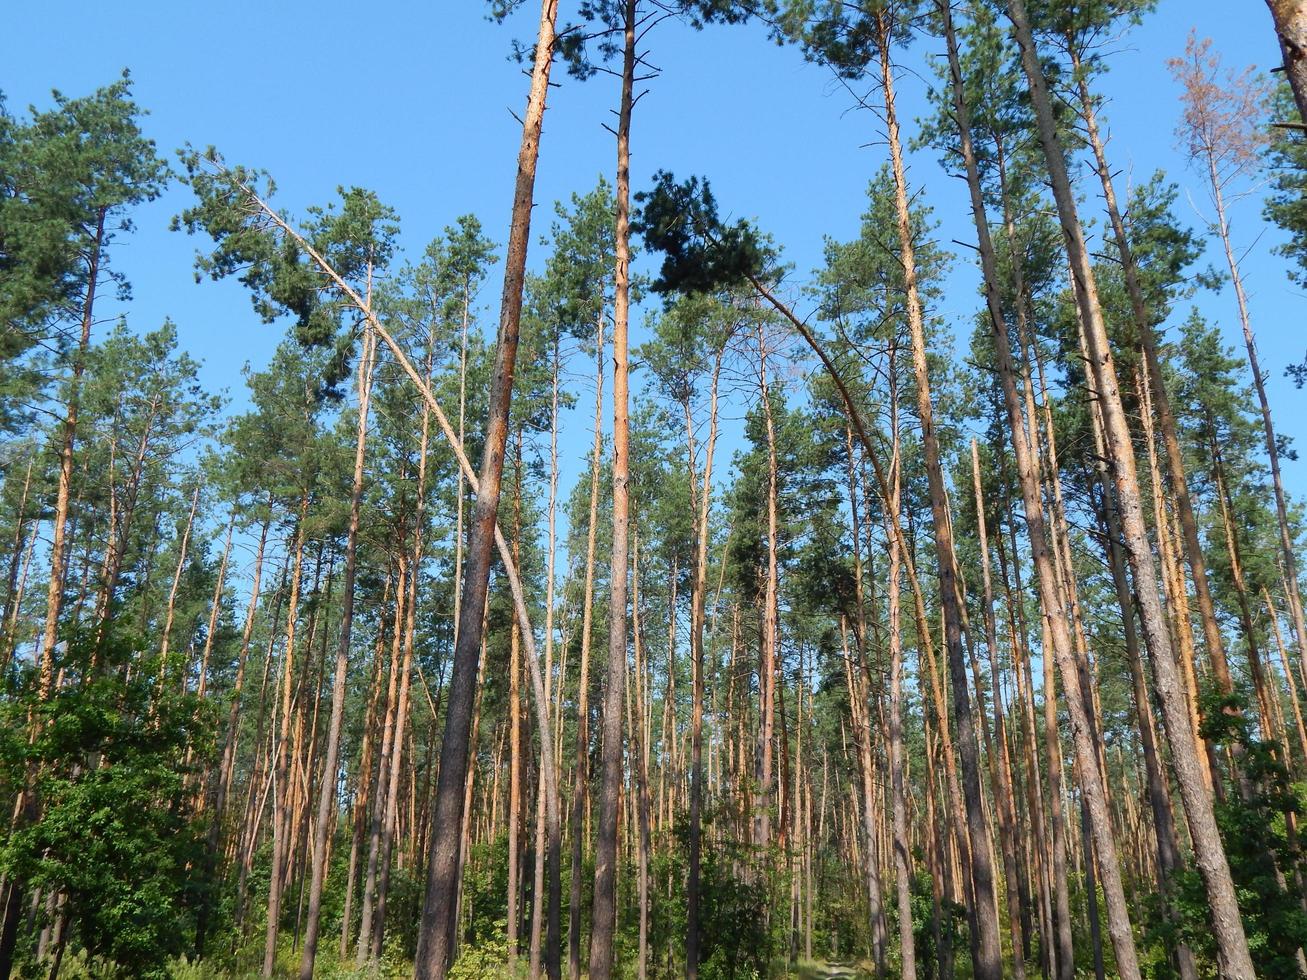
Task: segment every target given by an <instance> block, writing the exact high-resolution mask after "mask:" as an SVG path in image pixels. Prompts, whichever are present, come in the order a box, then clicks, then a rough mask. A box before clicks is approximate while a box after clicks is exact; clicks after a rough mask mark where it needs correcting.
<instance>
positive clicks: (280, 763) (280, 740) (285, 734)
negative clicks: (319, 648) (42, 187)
mask: <svg viewBox="0 0 1307 980" xmlns="http://www.w3.org/2000/svg"><path fill="white" fill-rule="evenodd" d="M308 509H309V494H308V491H307V490H306V491H305V492H304V495H303V496H302V497H301V498H300V509H299V517H298V519H297V526H296V531H295V562H294V569H293V570H292V572H291V579H290V602H289V604H288V607H287V612H286V654H285V657H284V663H283V665H282V675H281V685H280V687H281V723H280V727H279V728H278V733H277V736H276V738H277V744H276V748H275V749H274V752H273V754H274V756H275V759H274V761H273V787H272V863H271V868H270V872H269V878H268V923H267V930H266V932H265V935H264V941H263V976H265V977H270V976H272V970H273V966H274V965H275V964H276V960H277V930H278V928H279V927H280V925H281V895H282V885H283V871H284V867H285V859H286V850H287V849H286V826H285V824H286V803H287V800H289V798H290V786H289V776H290V765H289V762H290V747H289V745H288V744H287V743H288V741H289V739H290V724H291V696H292V695H291V685H292V681H293V679H294V668H295V621H296V619H298V617H299V604H300V579H301V577H302V576H301V572H302V570H303V566H304V535H305V523H306V521H305V518H306V517H307V515H308ZM252 844H253V842H252V841H251V846H252Z"/></svg>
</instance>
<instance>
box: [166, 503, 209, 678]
mask: <svg viewBox="0 0 1307 980" xmlns="http://www.w3.org/2000/svg"><path fill="white" fill-rule="evenodd" d="M199 505H200V486H199V484H198V483H197V484H196V485H195V492H194V493H193V494H191V509H190V513H188V514H187V515H186V526H185V527H184V528H183V529H182V539H181V543H180V544H179V545H178V546H177V568H176V569H175V570H174V571H173V576H172V586H171V587H170V588H169V589H168V604H167V607H166V611H165V612H164V617H163V640H162V642H161V643H160V644H159V687H160V692H159V693H160V694H162V693H163V691H162V688H163V682H164V680H165V678H166V677H167V675H168V646H169V643H168V641H169V639H170V638H171V636H172V623H173V617H174V615H175V613H176V611H177V592H178V591H179V590H180V588H181V582H182V572H184V571H185V570H186V555H187V551H188V550H189V548H190V543H191V528H192V527H193V526H194V524H195V509H196V508H197V507H199ZM182 681H183V683H185V678H184V677H183V679H182Z"/></svg>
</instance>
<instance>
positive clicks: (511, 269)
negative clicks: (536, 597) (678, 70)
mask: <svg viewBox="0 0 1307 980" xmlns="http://www.w3.org/2000/svg"><path fill="white" fill-rule="evenodd" d="M557 15H558V0H543V2H542V4H541V11H540V28H539V36H538V38H537V41H536V51H535V62H534V66H533V68H532V73H531V93H530V97H529V99H528V102H527V111H526V115H525V117H524V121H523V124H522V146H521V149H520V151H519V153H518V167H517V178H516V186H515V190H514V195H513V213H512V224H511V228H510V232H509V241H508V249H507V257H506V260H505V264H504V265H505V268H504V291H503V298H502V304H501V310H500V320H499V341H498V344H497V347H496V353H495V366H494V374H493V378H492V382H491V388H490V400H489V406H490V407H489V415H488V418H487V425H486V442H485V450H484V454H483V458H482V465H481V478H480V481H479V489H478V492H477V502H476V511H475V514H474V516H473V525H472V536H471V539H470V541H469V543H468V552H467V560H466V561H465V563H464V568H463V570H462V575H463V589H462V595H461V596H460V600H459V610H460V613H459V614H460V617H461V620H462V627H461V629H460V632H459V637H458V643H457V644H456V645H455V648H454V662H453V665H452V668H451V673H450V682H449V700H448V706H447V708H446V713H445V736H444V739H443V741H442V743H441V748H440V776H439V778H438V779H437V781H436V800H435V807H434V817H433V834H432V840H433V842H434V843H433V847H432V853H431V859H430V864H429V866H428V873H427V894H426V900H425V902H424V904H423V909H422V922H421V926H420V928H419V934H418V951H417V958H416V975H417V977H418V978H420V980H428V978H436V980H442V978H443V977H444V976H445V973H446V971H447V970H448V969H449V966H450V964H451V961H452V958H453V950H454V931H455V924H456V922H455V915H456V907H457V894H458V878H459V872H460V866H459V842H460V841H461V839H462V824H463V785H464V781H465V779H466V775H467V768H468V734H469V729H470V728H471V722H472V702H473V700H474V698H475V693H476V692H475V682H476V663H477V655H478V652H479V650H480V648H481V635H480V634H481V629H480V623H481V612H482V608H483V607H484V605H485V599H486V590H487V588H488V586H489V578H490V558H491V553H492V549H493V548H494V545H495V540H494V531H495V516H496V514H497V512H498V510H499V487H500V482H501V480H502V477H503V468H504V466H503V464H504V444H505V441H506V440H507V437H508V413H509V403H510V400H511V398H512V391H513V372H514V368H515V366H516V362H517V340H518V327H519V323H520V320H521V314H522V288H523V284H524V276H525V270H526V252H527V245H528V243H529V241H530V234H531V205H532V198H533V196H534V190H535V175H536V162H537V160H538V158H539V151H540V130H541V124H542V122H543V120H544V111H545V97H546V95H547V93H548V87H549V73H550V69H551V67H552V66H553V55H554V23H555V20H556V18H557Z"/></svg>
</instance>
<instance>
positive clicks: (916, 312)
mask: <svg viewBox="0 0 1307 980" xmlns="http://www.w3.org/2000/svg"><path fill="white" fill-rule="evenodd" d="M877 28H878V30H877V33H878V35H879V37H878V43H879V47H880V60H881V84H882V86H883V88H884V92H885V118H886V128H887V130H888V132H889V143H890V163H891V166H892V170H893V175H894V199H895V211H896V216H897V219H898V234H899V255H900V261H901V264H902V267H903V277H904V284H905V286H906V293H907V310H908V326H909V328H910V330H911V337H912V366H913V372H914V374H915V375H916V381H917V411H918V415H919V416H920V422H921V429H922V432H921V440H922V447H923V451H924V454H925V464H926V478H927V482H928V484H929V488H930V510H931V518H932V523H933V526H934V531H935V552H936V557H937V560H938V566H939V579H940V582H939V598H940V605H941V606H942V608H943V618H944V645H945V650H946V653H947V656H948V668H949V670H948V672H949V680H950V683H951V688H952V694H953V712H954V718H955V720H956V724H957V732H958V737H957V742H956V744H957V746H958V750H959V755H960V759H961V763H962V790H963V797H964V800H965V803H966V821H967V823H966V829H967V836H968V838H969V842H970V845H971V846H970V852H971V855H970V856H971V866H970V868H968V869H966V871H967V873H969V874H970V877H971V881H972V886H973V889H974V894H975V900H974V906H975V908H974V918H975V924H976V928H975V933H974V934H973V935H972V937H971V951H972V963H973V968H974V970H975V974H976V976H977V977H981V978H995V980H997V978H999V977H1001V976H1002V975H1003V953H1002V943H1001V940H1000V939H999V934H998V917H997V915H996V912H995V908H994V904H993V902H992V901H991V900H990V896H991V895H993V892H994V868H993V864H992V861H991V859H990V847H989V831H988V828H987V827H986V820H985V813H984V805H983V800H982V788H981V780H980V760H979V758H978V755H979V753H978V750H977V746H976V732H975V720H974V718H973V717H972V712H971V694H970V691H969V689H968V682H967V667H966V662H965V660H964V658H963V651H962V619H961V611H960V610H959V608H958V588H957V575H958V572H957V567H956V565H955V563H954V558H953V535H952V531H951V530H950V528H949V521H948V503H947V499H946V491H945V487H944V471H943V469H942V467H941V465H940V459H939V437H938V434H937V433H936V431H935V421H934V410H933V407H932V404H931V395H930V374H929V369H928V367H927V363H926V332H925V322H924V317H923V314H922V309H921V298H920V295H919V294H918V290H917V269H916V256H915V254H914V249H913V243H912V217H911V213H910V211H909V207H908V189H907V178H906V176H905V172H904V166H903V152H902V145H901V141H900V138H899V125H898V117H897V113H896V110H895V104H894V72H893V69H892V66H891V64H890V58H889V45H890V30H891V25H890V23H889V20H888V18H887V16H886V15H885V14H883V13H882V14H878V15H877Z"/></svg>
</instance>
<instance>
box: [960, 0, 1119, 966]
mask: <svg viewBox="0 0 1307 980" xmlns="http://www.w3.org/2000/svg"><path fill="white" fill-rule="evenodd" d="M940 10H941V13H942V17H943V20H944V25H945V34H946V37H947V40H948V48H949V71H950V75H951V78H952V88H953V104H954V111H955V115H956V120H957V125H958V133H959V138H960V141H961V147H962V157H963V162H964V164H965V166H966V172H967V185H968V188H969V190H970V193H971V207H972V212H973V217H974V219H975V224H976V233H977V237H978V240H979V247H980V256H981V265H982V269H983V272H984V280H985V298H986V303H987V306H988V308H989V319H990V325H991V327H992V329H993V331H994V349H995V357H996V360H997V362H998V372H999V380H1000V383H1001V386H1002V390H1003V402H1004V406H1005V407H1006V409H1007V416H1008V427H1009V429H1010V431H1011V434H1012V449H1013V454H1014V456H1015V457H1016V466H1017V477H1018V482H1019V484H1020V489H1021V498H1022V505H1023V507H1024V510H1025V516H1026V527H1027V529H1028V531H1029V537H1030V549H1031V555H1032V558H1033V560H1034V563H1035V572H1036V579H1037V585H1038V588H1039V597H1040V604H1041V606H1042V609H1043V612H1044V616H1045V625H1046V627H1047V629H1048V632H1049V634H1050V638H1051V640H1052V647H1053V656H1054V659H1055V660H1056V661H1057V666H1058V670H1059V671H1060V673H1061V674H1062V684H1063V687H1064V688H1065V690H1066V702H1067V709H1068V714H1069V715H1070V718H1071V729H1072V740H1073V744H1074V746H1075V753H1076V760H1077V762H1078V765H1077V767H1076V772H1077V774H1078V776H1079V779H1080V784H1081V791H1082V793H1083V797H1084V800H1085V802H1086V805H1087V807H1088V812H1089V817H1090V820H1089V821H1088V822H1089V823H1090V825H1091V827H1092V830H1093V836H1094V844H1095V847H1096V849H1097V853H1098V856H1099V859H1100V864H1101V872H1102V879H1103V894H1104V897H1105V899H1106V903H1107V909H1108V920H1109V927H1108V928H1109V932H1110V933H1111V935H1112V943H1113V948H1114V950H1115V952H1116V958H1117V969H1118V971H1119V972H1120V973H1121V975H1122V976H1123V977H1127V978H1128V977H1137V976H1139V966H1138V956H1137V954H1136V951H1135V945H1134V935H1133V932H1132V930H1131V925H1130V915H1129V912H1128V907H1127V904H1126V897H1125V890H1124V886H1123V884H1122V881H1121V876H1120V866H1119V864H1118V861H1117V854H1116V841H1115V837H1114V835H1113V833H1112V824H1111V813H1110V811H1109V810H1108V804H1107V793H1106V787H1105V786H1104V783H1103V778H1102V772H1101V770H1100V768H1099V764H1098V752H1097V750H1096V748H1095V739H1094V733H1093V729H1092V720H1091V718H1090V717H1089V714H1088V712H1087V711H1086V702H1085V698H1084V694H1085V693H1087V692H1084V691H1083V690H1082V687H1081V684H1080V681H1079V671H1078V667H1077V665H1076V657H1075V652H1074V649H1073V647H1072V639H1071V633H1070V622H1069V617H1068V615H1067V610H1066V607H1065V606H1064V605H1063V595H1062V593H1061V590H1060V589H1059V581H1058V576H1057V572H1056V568H1055V566H1054V562H1053V556H1052V555H1051V554H1050V551H1049V540H1048V534H1047V532H1048V529H1047V528H1046V526H1045V523H1044V510H1043V505H1042V502H1041V500H1040V493H1039V478H1038V474H1037V472H1036V469H1035V464H1034V460H1033V455H1034V454H1033V452H1032V446H1031V442H1030V440H1029V439H1028V437H1027V430H1026V427H1025V425H1024V424H1023V419H1022V415H1021V401H1020V397H1019V395H1018V393H1017V387H1016V371H1015V369H1014V367H1013V363H1012V354H1011V351H1012V342H1011V338H1010V337H1009V335H1008V329H1007V321H1006V317H1005V315H1004V313H1003V308H1002V301H1001V298H1000V292H999V277H998V266H997V261H996V255H995V252H994V246H993V242H992V239H991V238H990V234H989V222H988V221H987V220H986V217H985V204H984V198H983V195H982V192H981V185H980V172H979V169H978V166H977V163H976V157H975V153H974V150H973V148H972V143H971V123H970V108H969V106H968V105H967V101H966V97H965V95H964V89H963V85H962V72H961V67H960V65H959V63H958V55H957V41H956V38H955V36H954V33H953V24H952V15H951V12H950V10H949V8H948V5H947V3H941V4H940ZM1032 427H1033V420H1032ZM1052 530H1053V532H1054V533H1057V529H1056V528H1054V529H1052ZM1044 696H1045V701H1046V704H1051V703H1052V702H1051V701H1050V700H1049V699H1050V698H1051V697H1052V696H1053V691H1052V689H1051V688H1050V689H1048V690H1046V691H1045V695H1044ZM1056 764H1057V760H1056V758H1050V760H1049V765H1050V767H1052V766H1055V765H1056ZM1086 860H1092V857H1091V856H1089V855H1086ZM1070 966H1071V964H1069V963H1068V964H1064V965H1063V969H1064V970H1066V969H1068V968H1069V967H1070Z"/></svg>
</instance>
